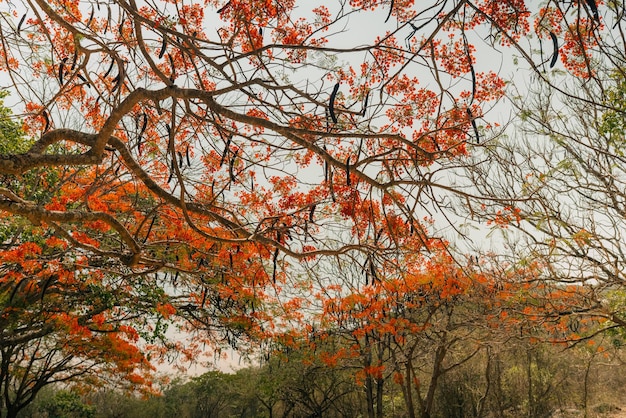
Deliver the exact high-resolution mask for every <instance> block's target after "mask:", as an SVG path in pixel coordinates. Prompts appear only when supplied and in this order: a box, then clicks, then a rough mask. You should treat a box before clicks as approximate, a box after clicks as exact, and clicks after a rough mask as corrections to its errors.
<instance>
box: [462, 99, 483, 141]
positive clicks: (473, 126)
mask: <svg viewBox="0 0 626 418" xmlns="http://www.w3.org/2000/svg"><path fill="white" fill-rule="evenodd" d="M465 111H466V112H467V116H468V117H469V120H470V122H471V124H472V128H473V129H474V135H476V143H477V144H480V135H479V134H478V126H477V125H476V120H475V119H474V115H472V111H471V110H470V109H469V107H468V108H467V109H465Z"/></svg>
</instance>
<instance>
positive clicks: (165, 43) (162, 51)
mask: <svg viewBox="0 0 626 418" xmlns="http://www.w3.org/2000/svg"><path fill="white" fill-rule="evenodd" d="M166 48H167V38H166V37H165V36H163V43H162V44H161V51H159V59H161V58H163V55H165V49H166Z"/></svg>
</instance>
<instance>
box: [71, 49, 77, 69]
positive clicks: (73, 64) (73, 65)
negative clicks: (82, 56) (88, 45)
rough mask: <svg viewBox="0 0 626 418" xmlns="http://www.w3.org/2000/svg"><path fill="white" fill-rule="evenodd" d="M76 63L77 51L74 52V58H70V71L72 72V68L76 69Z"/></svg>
mask: <svg viewBox="0 0 626 418" xmlns="http://www.w3.org/2000/svg"><path fill="white" fill-rule="evenodd" d="M77 62H78V51H77V50H74V56H73V57H72V66H71V67H70V71H74V68H76V63H77Z"/></svg>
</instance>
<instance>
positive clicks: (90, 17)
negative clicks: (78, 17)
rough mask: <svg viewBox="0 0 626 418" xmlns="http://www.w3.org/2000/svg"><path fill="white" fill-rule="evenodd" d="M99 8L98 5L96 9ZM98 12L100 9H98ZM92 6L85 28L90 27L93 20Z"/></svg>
mask: <svg viewBox="0 0 626 418" xmlns="http://www.w3.org/2000/svg"><path fill="white" fill-rule="evenodd" d="M99 7H100V5H99V4H98V8H99ZM98 10H100V9H98ZM93 12H94V10H93V6H91V13H90V14H89V19H87V24H86V26H87V27H89V25H91V21H92V20H93Z"/></svg>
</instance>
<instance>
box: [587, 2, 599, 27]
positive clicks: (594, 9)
mask: <svg viewBox="0 0 626 418" xmlns="http://www.w3.org/2000/svg"><path fill="white" fill-rule="evenodd" d="M587 5H588V6H589V8H590V9H591V13H593V18H594V19H595V20H596V21H597V22H598V23H599V22H600V15H599V14H598V5H597V4H596V2H595V0H587Z"/></svg>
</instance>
